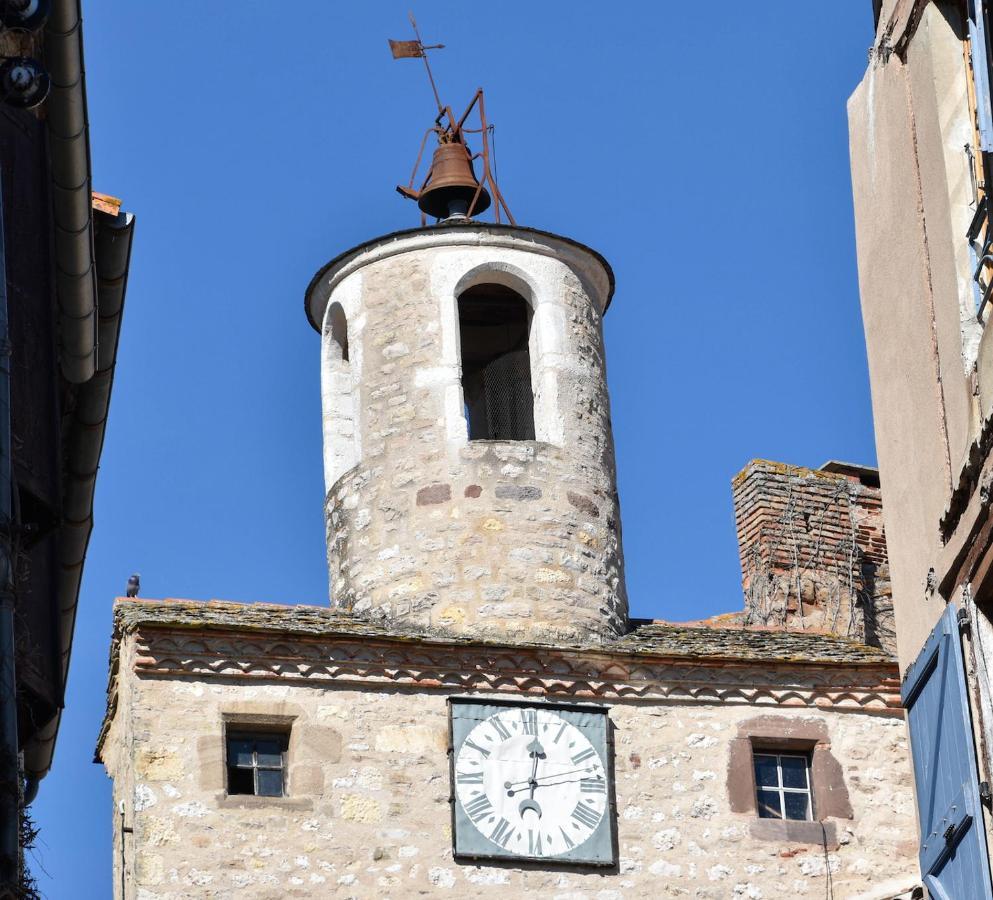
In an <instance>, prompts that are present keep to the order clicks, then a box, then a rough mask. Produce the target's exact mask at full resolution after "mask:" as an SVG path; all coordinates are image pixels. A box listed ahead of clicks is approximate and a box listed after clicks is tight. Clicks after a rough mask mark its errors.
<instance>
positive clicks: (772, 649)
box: [115, 599, 896, 666]
mask: <svg viewBox="0 0 993 900" xmlns="http://www.w3.org/2000/svg"><path fill="white" fill-rule="evenodd" d="M140 626H152V627H155V626H159V627H163V628H184V629H185V628H195V629H199V630H209V631H231V630H239V631H252V632H266V633H269V634H285V635H291V636H298V637H326V638H333V637H337V636H358V637H366V638H370V639H376V640H387V641H404V642H408V641H423V642H428V643H432V644H457V645H460V646H465V645H469V644H480V645H490V646H492V645H499V646H507V645H508V644H510V643H511V642H509V641H506V640H503V641H496V640H493V639H487V638H482V639H481V638H477V637H469V636H465V635H455V634H445V633H441V632H438V631H432V632H430V633H428V632H424V631H418V630H414V629H404V628H401V627H399V626H397V625H396V624H389V625H388V624H386V623H385V622H380V621H371V620H369V619H365V618H362V617H359V616H356V615H353V614H351V613H347V612H340V611H337V610H333V609H329V608H326V607H320V606H280V605H277V604H269V603H244V604H243V603H232V602H229V601H219V600H210V601H195V600H144V599H140V600H138V599H119V600H118V601H117V605H116V607H115V642H116V641H117V640H119V639H120V637H121V636H122V635H123V634H126V633H129V632H131V631H134V630H136V629H137V628H139V627H140ZM632 626H633V628H632V630H631V632H629V633H628V634H626V635H624V636H623V637H620V638H618V639H616V640H613V641H608V642H605V643H602V644H601V643H585V644H561V643H555V644H551V643H541V642H533V641H529V642H519V645H520V646H529V647H549V648H552V647H554V648H556V649H561V650H569V649H573V650H586V651H596V652H600V653H603V652H607V653H620V654H624V655H646V656H657V657H667V658H683V659H707V660H728V661H743V662H744V661H765V662H778V663H794V664H815V665H848V666H852V665H856V666H857V665H876V666H879V665H884V666H888V665H895V664H896V661H895V660H894V659H893V657H892V656H890V655H889V654H888V653H886V652H885V651H883V650H879V649H877V648H875V647H868V646H866V645H865V644H860V643H858V642H857V641H853V640H848V639H847V638H843V637H837V636H835V635H825V634H812V633H809V632H797V631H790V632H784V631H772V630H768V629H748V628H724V627H722V628H700V627H690V626H683V625H674V624H670V623H666V622H657V621H653V620H644V619H642V620H637V619H635V620H632Z"/></svg>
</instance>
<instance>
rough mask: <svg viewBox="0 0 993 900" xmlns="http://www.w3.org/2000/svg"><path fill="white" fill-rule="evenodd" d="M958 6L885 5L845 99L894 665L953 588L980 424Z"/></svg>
mask: <svg viewBox="0 0 993 900" xmlns="http://www.w3.org/2000/svg"><path fill="white" fill-rule="evenodd" d="M911 7H913V9H914V10H915V13H914V15H910V14H909V10H910V8H911ZM958 7H959V5H958V4H955V3H928V4H921V3H918V4H910V3H905V4H902V7H901V8H902V12H900V10H898V9H896V8H895V7H894V6H893V4H884V8H883V12H882V15H881V17H880V31H879V35H878V37H877V41H876V45H875V47H874V48H873V50H872V52H871V54H870V62H869V68H868V70H867V72H866V75H865V77H864V79H863V80H862V83H861V84H860V85H859V86H858V88H857V89H856V90H855V92H854V94H853V95H852V97H851V99H850V100H849V104H848V116H849V125H850V152H851V163H852V187H853V193H854V199H855V224H856V240H857V247H858V269H859V286H860V291H861V298H862V316H863V322H864V326H865V334H866V347H867V352H868V360H869V377H870V382H871V386H872V406H873V416H874V420H875V427H876V449H877V454H878V459H879V467H880V480H881V484H882V492H883V500H884V507H883V517H884V520H885V523H886V536H887V543H888V547H889V556H890V567H891V578H892V585H893V601H894V608H895V618H896V629H897V646H898V651H899V658H900V664H901V667H903V668H906V667H907V666H908V665H909V664H910V663H911V662H912V661H913V660H914V659H915V658H916V656H917V654H918V652H919V651H920V649H921V647H922V645H923V644H924V641H925V639H926V637H927V635H928V633H929V632H930V630H931V628H932V627H933V625H934V623H935V622H936V621H937V619H938V617H939V616H940V615H941V613H942V612H943V610H944V607H945V603H944V600H945V599H952V594H953V593H955V590H954V588H955V587H956V585H952V586H951V588H948V589H946V590H945V591H943V592H942V591H939V590H938V589H937V588H938V586H940V585H942V584H943V582H944V581H945V580H946V576H947V575H948V574H949V573H950V571H951V568H952V560H951V558H950V555H949V552H948V551H947V549H946V540H945V538H943V535H942V531H941V528H940V523H941V520H942V518H943V515H944V513H945V511H946V509H947V508H948V506H949V503H950V500H951V497H952V490H953V487H954V486H955V485H956V484H957V483H958V481H959V479H960V476H961V473H962V472H963V469H964V468H965V467H966V466H967V464H968V462H969V453H970V446H971V444H972V443H973V441H974V440H975V438H976V436H977V435H978V433H979V430H980V428H981V420H980V417H979V414H978V406H977V403H976V402H975V400H976V398H975V397H974V396H973V394H974V386H975V383H976V379H975V378H974V377H973V375H972V369H973V364H974V359H975V356H974V354H975V353H976V343H977V342H976V333H975V332H976V328H977V327H979V326H978V323H977V322H975V321H974V319H975V317H974V306H973V321H971V322H970V321H967V320H968V316H964V315H963V310H965V309H967V307H968V305H969V297H970V295H971V291H972V287H971V285H972V282H971V276H972V273H971V272H970V271H969V268H970V267H969V264H968V245H967V243H966V238H965V234H966V230H967V228H968V226H969V223H970V221H971V219H972V215H973V212H974V204H973V205H972V206H970V204H971V203H972V201H973V200H974V188H973V184H972V180H971V176H970V174H969V172H970V162H969V152H970V151H969V149H968V145H969V144H970V142H971V137H972V134H973V129H972V126H971V116H972V113H971V110H970V107H969V103H968V83H967V76H968V70H967V64H966V55H965V49H966V48H965V46H964V44H963V37H964V29H963V23H962V20H961V16H960V13H959V9H958ZM897 13H900V14H899V15H898V14H897ZM972 152H975V151H974V150H973V151H972ZM966 530H968V529H966Z"/></svg>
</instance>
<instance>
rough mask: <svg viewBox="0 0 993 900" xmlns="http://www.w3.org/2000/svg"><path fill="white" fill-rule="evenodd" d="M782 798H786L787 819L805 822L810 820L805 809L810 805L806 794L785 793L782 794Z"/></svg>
mask: <svg viewBox="0 0 993 900" xmlns="http://www.w3.org/2000/svg"><path fill="white" fill-rule="evenodd" d="M783 796H784V797H785V798H786V818H787V819H803V820H804V821H806V820H807V819H809V818H810V815H809V813H808V809H807V808H808V805H809V803H810V797H809V795H808V794H793V793H786V794H783Z"/></svg>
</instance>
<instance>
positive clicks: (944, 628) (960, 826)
mask: <svg viewBox="0 0 993 900" xmlns="http://www.w3.org/2000/svg"><path fill="white" fill-rule="evenodd" d="M968 696H969V695H968V691H967V688H966V682H965V668H964V666H963V663H962V645H961V643H960V641H959V633H958V622H957V621H956V607H955V604H954V603H950V604H949V605H948V608H947V609H946V610H945V612H944V615H942V617H941V619H940V621H939V622H938V624H937V625H936V626H935V629H934V631H932V632H931V634H930V636H929V637H928V639H927V642H926V643H925V644H924V649H923V650H921V652H920V655H919V656H918V657H917V660H916V661H915V662H914V664H913V665H912V666H911V667H910V669H909V670H908V672H907V676H906V678H905V680H904V685H903V705H904V706H905V707H906V710H907V719H908V724H909V727H910V746H911V751H912V752H913V757H914V778H915V780H916V782H917V810H918V819H919V822H920V828H921V848H920V862H921V875H922V876H923V878H924V884H925V886H926V887H927V889H928V892H929V893H930V895H931V897H933V898H936V900H989V898H990V897H993V888H991V885H990V866H989V857H988V855H987V849H986V835H985V832H984V829H983V810H982V807H981V806H980V801H979V777H978V775H977V772H976V754H975V745H974V742H973V737H972V725H971V720H970V717H969V702H968Z"/></svg>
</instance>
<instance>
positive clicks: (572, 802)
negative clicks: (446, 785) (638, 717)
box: [453, 705, 612, 863]
mask: <svg viewBox="0 0 993 900" xmlns="http://www.w3.org/2000/svg"><path fill="white" fill-rule="evenodd" d="M473 711H474V712H475V715H474V716H473V717H472V718H470V719H469V721H468V722H467V723H466V724H467V726H470V727H467V730H466V731H465V733H464V737H463V739H462V740H461V741H460V742H459V743H458V744H457V746H456V750H455V758H454V787H455V799H456V803H457V805H458V811H460V812H461V813H462V815H461V816H458V815H457V816H456V824H457V825H458V823H459V822H460V821H461V822H462V824H463V831H464V833H463V835H462V836H461V837H462V838H463V839H462V840H461V841H459V840H458V838H459V835H456V838H457V844H459V845H460V850H461V847H462V846H464V845H467V844H468V845H471V846H473V847H474V848H477V850H478V852H477V853H476V854H475V855H480V856H501V857H527V858H532V859H549V860H554V859H556V858H561V859H563V860H564V861H565V860H568V861H580V862H581V861H588V862H598V863H603V862H608V863H609V862H610V861H612V860H610V859H606V860H605V859H603V858H602V857H603V847H602V846H600V845H601V844H602V843H603V841H602V834H603V832H605V831H606V832H607V834H608V837H609V831H610V830H609V829H604V828H601V824H602V823H604V820H605V817H606V818H609V816H608V802H607V801H608V795H609V794H608V792H609V783H608V772H607V769H606V765H605V760H604V756H605V755H606V753H605V750H606V745H605V740H600V739H599V738H600V737H602V736H605V725H606V714H605V711H602V710H597V711H594V713H593V714H592V717H593V720H594V723H595V725H597V726H600V727H590V722H589V720H590V717H591V713H589V712H586V711H583V712H581V713H578V714H577V713H576V712H574V711H573V712H572V713H571V714H570V712H569V711H566V710H558V709H556V708H555V707H544V706H509V705H508V706H495V705H490V706H476V707H475V708H474V709H473ZM453 714H454V713H453ZM584 726H585V727H584ZM591 738H592V740H591ZM597 745H599V746H597ZM473 832H474V833H473ZM594 835H597V836H599V837H600V838H601V840H598V841H591V838H593V837H594ZM469 838H471V839H469ZM591 844H596V845H597V846H595V847H594V846H590V845H591ZM611 855H612V854H611Z"/></svg>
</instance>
